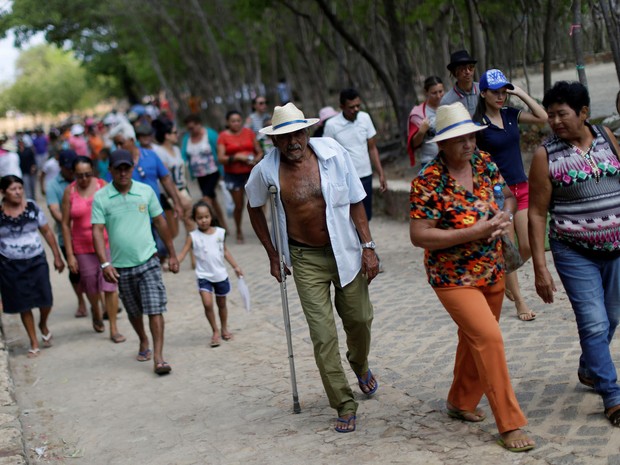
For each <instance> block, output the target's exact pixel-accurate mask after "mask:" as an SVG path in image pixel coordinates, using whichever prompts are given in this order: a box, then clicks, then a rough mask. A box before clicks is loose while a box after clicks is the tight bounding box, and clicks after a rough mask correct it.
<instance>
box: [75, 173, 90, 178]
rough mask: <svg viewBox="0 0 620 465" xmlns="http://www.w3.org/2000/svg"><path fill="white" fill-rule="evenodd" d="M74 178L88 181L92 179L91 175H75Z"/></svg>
mask: <svg viewBox="0 0 620 465" xmlns="http://www.w3.org/2000/svg"><path fill="white" fill-rule="evenodd" d="M74 176H75V178H76V179H88V178H92V177H93V173H76V174H75V175H74Z"/></svg>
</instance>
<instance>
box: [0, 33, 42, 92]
mask: <svg viewBox="0 0 620 465" xmlns="http://www.w3.org/2000/svg"><path fill="white" fill-rule="evenodd" d="M14 40H15V37H14V36H13V32H12V31H9V33H8V34H7V36H6V38H4V39H2V40H0V63H2V65H1V66H0V84H1V83H5V82H12V81H13V80H14V79H15V62H16V61H17V57H18V56H19V53H20V51H21V50H20V49H17V48H15V46H14V45H13V41H14ZM43 42H45V39H44V38H43V35H42V34H37V35H35V36H34V37H33V38H32V39H31V40H30V42H28V44H27V45H26V47H25V48H29V47H32V46H33V45H38V44H41V43H43Z"/></svg>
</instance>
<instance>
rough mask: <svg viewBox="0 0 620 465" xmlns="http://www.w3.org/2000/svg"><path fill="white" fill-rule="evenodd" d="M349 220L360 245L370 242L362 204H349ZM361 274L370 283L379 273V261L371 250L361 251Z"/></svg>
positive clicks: (370, 238) (370, 237) (366, 219)
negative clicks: (351, 221) (360, 242)
mask: <svg viewBox="0 0 620 465" xmlns="http://www.w3.org/2000/svg"><path fill="white" fill-rule="evenodd" d="M350 208H351V219H352V220H353V224H354V225H355V229H357V234H358V235H359V237H360V241H362V243H365V242H370V241H372V236H371V234H370V228H369V227H368V218H366V210H364V204H363V203H362V202H357V203H352V204H351V207H350ZM361 271H362V274H365V275H366V277H367V278H368V282H369V283H370V282H371V281H372V280H373V279H375V276H377V274H378V273H379V259H378V258H377V254H376V253H375V251H374V250H372V249H362V270H361Z"/></svg>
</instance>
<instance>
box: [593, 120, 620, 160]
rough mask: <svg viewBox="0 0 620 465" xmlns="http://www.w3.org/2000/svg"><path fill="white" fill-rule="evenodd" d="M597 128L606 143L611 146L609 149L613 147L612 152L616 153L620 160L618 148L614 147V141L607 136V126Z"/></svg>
mask: <svg viewBox="0 0 620 465" xmlns="http://www.w3.org/2000/svg"><path fill="white" fill-rule="evenodd" d="M595 126H596V129H598V130H599V131H600V133H601V134H602V136H603V138H604V139H605V142H607V143H608V144H609V147H611V151H612V152H613V153H614V155H615V156H616V158H618V159H620V156H619V155H618V152H616V146H615V145H614V143H613V141H612V140H611V138H610V137H609V134H607V131H606V130H605V126H603V125H602V124H597V125H595Z"/></svg>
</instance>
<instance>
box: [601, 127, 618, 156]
mask: <svg viewBox="0 0 620 465" xmlns="http://www.w3.org/2000/svg"><path fill="white" fill-rule="evenodd" d="M603 129H604V130H605V132H606V133H607V136H608V137H609V140H610V141H611V143H612V145H613V146H614V148H615V149H616V153H617V154H618V155H617V156H618V157H620V146H619V145H618V139H616V136H614V133H613V132H611V129H609V128H608V127H604V128H603Z"/></svg>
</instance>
